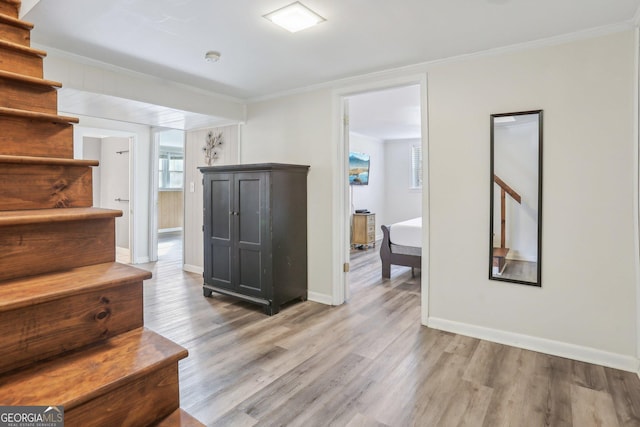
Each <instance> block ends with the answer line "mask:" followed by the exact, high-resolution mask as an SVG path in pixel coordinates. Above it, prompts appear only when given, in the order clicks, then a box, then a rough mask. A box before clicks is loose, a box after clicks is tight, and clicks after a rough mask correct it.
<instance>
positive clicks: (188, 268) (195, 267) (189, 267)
mask: <svg viewBox="0 0 640 427" xmlns="http://www.w3.org/2000/svg"><path fill="white" fill-rule="evenodd" d="M182 269H183V270H184V271H188V272H189V273H197V274H202V273H204V268H203V267H200V266H199V265H191V264H183V265H182Z"/></svg>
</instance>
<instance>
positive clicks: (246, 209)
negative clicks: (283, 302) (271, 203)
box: [234, 172, 269, 297]
mask: <svg viewBox="0 0 640 427" xmlns="http://www.w3.org/2000/svg"><path fill="white" fill-rule="evenodd" d="M267 179H268V178H267V174H266V173H262V172H260V173H237V174H236V175H235V180H234V181H235V182H234V183H235V195H236V200H235V202H236V203H235V209H234V211H235V212H236V215H235V221H236V224H237V242H236V244H237V248H236V251H235V253H236V256H237V263H236V265H235V267H236V269H235V270H234V271H235V272H236V274H237V282H236V283H237V286H238V292H240V293H242V294H245V295H253V296H258V297H266V295H265V289H266V284H265V283H264V280H265V277H269V275H268V274H263V273H267V271H266V269H268V268H269V266H268V265H267V263H266V262H264V260H263V257H264V255H265V249H266V248H265V244H266V236H267V234H266V233H267V227H268V226H269V221H268V217H267V200H266V198H267V197H266V189H267Z"/></svg>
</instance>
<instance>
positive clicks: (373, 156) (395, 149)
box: [334, 75, 428, 324]
mask: <svg viewBox="0 0 640 427" xmlns="http://www.w3.org/2000/svg"><path fill="white" fill-rule="evenodd" d="M403 99H405V101H402V100H403ZM406 99H411V101H406ZM425 101H426V75H418V76H409V77H403V78H398V79H394V80H390V81H387V82H380V83H378V84H371V85H363V86H358V87H353V88H345V89H342V90H339V91H336V92H334V105H335V106H336V107H335V109H336V111H339V113H340V116H339V123H340V126H339V127H338V129H339V130H340V132H339V133H338V134H337V135H336V137H337V139H338V141H339V143H338V152H339V161H338V167H337V169H338V170H337V171H336V172H337V174H336V175H337V179H336V181H334V184H335V188H336V193H337V194H341V195H343V196H342V197H341V198H340V200H339V202H338V204H337V211H338V212H339V215H338V216H337V217H336V220H337V221H338V227H336V240H335V243H334V245H335V251H336V252H335V253H336V265H337V266H339V268H340V270H338V271H336V275H335V279H336V283H337V285H334V304H336V305H337V304H341V303H343V302H344V301H346V300H347V299H348V298H349V297H350V291H351V289H350V275H351V273H348V274H345V273H343V272H342V271H343V269H342V268H341V267H342V264H343V263H346V262H349V260H350V258H351V251H352V248H353V247H354V246H353V245H352V244H353V243H354V242H353V241H352V238H353V237H352V236H353V233H352V221H353V216H354V215H355V214H356V210H365V212H363V213H365V214H366V213H367V212H366V210H368V211H369V214H375V219H374V220H373V221H374V223H375V226H374V227H375V236H374V239H375V242H376V243H375V244H376V247H375V248H373V245H367V246H366V248H365V251H372V250H374V251H376V252H377V251H378V249H379V248H378V244H379V242H380V238H381V237H382V230H381V227H380V226H381V225H382V224H384V225H389V224H392V223H395V222H400V221H402V220H404V219H409V218H408V217H420V218H422V219H423V223H424V226H423V227H422V241H423V242H425V243H424V244H423V246H422V267H423V269H424V271H426V270H427V268H428V221H427V220H426V219H425V218H428V179H427V178H428V174H426V173H423V172H422V169H423V168H424V169H425V170H426V167H425V165H427V164H428V159H427V155H426V154H427V149H426V147H427V146H428V142H427V132H426V123H427V117H426V108H425ZM359 116H362V117H359ZM361 120H362V122H360V121H361ZM350 153H360V154H365V155H366V154H368V161H369V170H368V171H367V172H368V177H367V178H368V183H367V184H365V185H351V184H350V183H349V155H350ZM366 157H367V156H365V158H366ZM416 176H419V177H420V178H421V179H420V180H416ZM422 180H424V181H422ZM419 184H423V185H419ZM358 250H359V249H358ZM361 258H363V257H361ZM366 258H368V259H370V260H371V259H373V258H377V259H379V254H376V256H375V257H366ZM345 267H346V265H345ZM344 270H345V271H348V270H349V269H348V268H344ZM409 271H410V270H409ZM409 274H410V273H409ZM374 275H375V278H376V279H375V280H378V279H379V278H381V271H376V272H371V273H370V277H374ZM354 277H355V276H354ZM392 277H393V276H392ZM419 289H420V291H419V292H420V294H421V306H422V323H423V324H426V320H427V317H428V310H427V309H428V304H427V297H428V275H427V274H425V275H424V276H423V277H421V280H420V285H419Z"/></svg>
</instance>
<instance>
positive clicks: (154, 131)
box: [149, 127, 163, 262]
mask: <svg viewBox="0 0 640 427" xmlns="http://www.w3.org/2000/svg"><path fill="white" fill-rule="evenodd" d="M162 131H163V128H156V127H154V128H151V153H149V155H150V167H149V169H150V172H151V176H150V188H151V194H150V195H149V213H150V215H149V261H150V262H155V261H158V186H159V185H160V184H159V183H158V172H159V170H160V169H159V166H158V155H159V154H160V136H159V133H160V132H162Z"/></svg>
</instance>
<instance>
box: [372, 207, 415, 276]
mask: <svg viewBox="0 0 640 427" xmlns="http://www.w3.org/2000/svg"><path fill="white" fill-rule="evenodd" d="M382 234H383V237H382V244H381V245H380V259H381V260H382V277H384V278H387V279H388V278H391V265H392V264H393V265H403V266H406V267H411V274H412V275H413V274H414V268H420V266H421V262H422V218H421V217H420V218H413V219H410V220H407V221H402V222H397V223H395V224H392V225H390V226H386V225H383V226H382Z"/></svg>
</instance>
